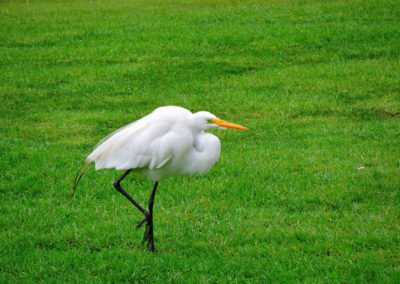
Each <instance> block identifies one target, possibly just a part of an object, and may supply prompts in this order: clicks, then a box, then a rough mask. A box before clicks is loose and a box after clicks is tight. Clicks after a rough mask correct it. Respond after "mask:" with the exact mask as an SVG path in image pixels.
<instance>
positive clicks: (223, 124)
mask: <svg viewBox="0 0 400 284" xmlns="http://www.w3.org/2000/svg"><path fill="white" fill-rule="evenodd" d="M211 122H212V123H214V124H216V125H218V126H221V127H225V128H233V129H238V130H248V128H246V127H244V126H241V125H239V124H234V123H231V122H228V121H225V120H222V119H219V118H213V119H211Z"/></svg>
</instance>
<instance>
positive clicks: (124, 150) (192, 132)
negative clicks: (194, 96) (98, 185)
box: [86, 106, 221, 181]
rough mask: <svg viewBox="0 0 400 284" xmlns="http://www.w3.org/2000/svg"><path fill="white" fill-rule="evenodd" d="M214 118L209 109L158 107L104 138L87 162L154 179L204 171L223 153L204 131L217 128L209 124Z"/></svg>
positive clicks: (211, 137)
mask: <svg viewBox="0 0 400 284" xmlns="http://www.w3.org/2000/svg"><path fill="white" fill-rule="evenodd" d="M213 118H216V117H215V115H213V114H211V113H209V112H198V113H195V114H192V113H191V112H190V111H188V110H186V109H184V108H182V107H176V106H166V107H160V108H157V109H156V110H155V111H153V112H152V113H150V114H149V115H147V116H145V117H143V118H142V119H140V120H138V121H135V122H133V123H131V124H128V125H126V126H125V127H123V128H121V129H119V130H117V131H115V132H114V133H112V134H111V135H109V136H108V137H106V138H105V139H103V141H102V142H100V143H99V144H98V146H97V147H96V148H95V149H94V150H93V152H92V153H91V154H90V155H89V156H88V157H87V159H86V162H87V163H91V162H94V163H95V165H96V169H102V168H115V169H117V170H128V169H135V170H136V172H138V173H140V174H143V175H145V176H147V177H148V178H150V179H152V180H154V181H157V180H161V179H163V178H165V177H168V176H171V175H186V174H188V175H190V174H200V173H204V172H206V171H208V170H209V169H210V168H211V167H212V166H213V165H214V164H215V163H216V162H217V161H218V159H219V157H220V152H221V143H220V141H219V139H218V138H217V137H216V136H215V135H212V134H210V133H205V132H204V131H203V130H205V129H207V128H211V127H214V126H212V125H210V124H209V123H208V120H210V119H213ZM201 122H203V125H197V124H198V123H201Z"/></svg>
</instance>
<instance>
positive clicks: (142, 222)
mask: <svg viewBox="0 0 400 284" xmlns="http://www.w3.org/2000/svg"><path fill="white" fill-rule="evenodd" d="M145 222H146V218H144V219H143V220H142V221H140V222H139V223H138V224H137V225H136V228H138V229H139V228H140V227H142V225H143V224H144V223H145Z"/></svg>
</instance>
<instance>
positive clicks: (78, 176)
mask: <svg viewBox="0 0 400 284" xmlns="http://www.w3.org/2000/svg"><path fill="white" fill-rule="evenodd" d="M90 164H91V161H90V162H88V161H86V162H84V163H83V165H82V167H81V168H80V169H79V171H78V172H77V173H76V176H75V181H74V186H73V187H72V190H71V195H72V196H74V194H75V190H76V188H77V187H78V184H79V181H80V180H81V178H82V176H83V174H84V173H85V172H86V170H87V169H88V167H89V165H90Z"/></svg>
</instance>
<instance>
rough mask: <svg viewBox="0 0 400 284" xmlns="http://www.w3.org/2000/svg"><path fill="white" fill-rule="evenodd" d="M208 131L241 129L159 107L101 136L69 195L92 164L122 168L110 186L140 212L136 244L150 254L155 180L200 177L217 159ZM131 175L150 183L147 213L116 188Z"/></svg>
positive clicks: (205, 115)
mask: <svg viewBox="0 0 400 284" xmlns="http://www.w3.org/2000/svg"><path fill="white" fill-rule="evenodd" d="M211 128H233V129H239V130H247V128H245V127H243V126H240V125H238V124H233V123H230V122H227V121H224V120H221V119H219V118H217V117H216V116H215V115H213V114H212V113H209V112H207V111H200V112H196V113H191V112H190V111H189V110H187V109H185V108H182V107H177V106H164V107H159V108H157V109H156V110H154V111H153V112H152V113H150V114H149V115H147V116H145V117H143V118H141V119H139V120H137V121H135V122H132V123H130V124H128V125H126V126H124V127H122V128H121V129H119V130H117V131H115V132H114V133H112V134H110V135H109V136H107V137H106V138H104V139H103V140H102V141H101V142H100V143H99V144H98V145H97V146H96V147H95V149H94V150H93V152H92V153H91V154H90V155H89V156H88V157H87V158H86V163H85V165H84V166H83V167H82V169H81V170H80V171H79V172H78V173H77V175H76V178H75V183H74V186H73V188H72V194H74V192H75V189H76V187H77V186H78V183H79V180H80V179H81V177H82V175H83V173H84V172H85V171H86V169H87V168H88V166H89V165H90V164H91V163H92V162H95V168H96V170H98V169H103V168H115V169H117V170H125V172H124V174H123V175H121V176H120V177H119V178H118V179H117V180H116V181H115V182H114V187H115V188H116V189H117V190H118V191H119V192H121V193H122V194H123V195H124V196H125V197H126V198H127V199H128V200H129V201H130V202H131V203H132V204H133V205H134V206H135V207H136V208H137V209H139V210H140V211H141V212H142V213H143V215H144V219H143V221H141V222H140V223H139V224H138V225H137V227H140V226H141V225H143V224H144V223H146V230H145V233H144V237H143V241H142V242H145V241H147V245H148V249H149V250H150V251H152V252H153V251H154V249H155V248H154V239H153V204H154V196H155V194H156V190H157V186H158V182H159V181H160V180H161V179H163V178H166V177H169V176H175V175H194V174H201V173H205V172H207V171H209V170H210V169H211V167H212V166H214V164H215V163H216V162H217V161H218V159H219V157H220V152H221V143H220V141H219V139H218V138H217V137H216V136H215V135H213V134H210V133H206V132H205V130H207V129H211ZM132 171H133V172H137V173H139V174H141V175H143V176H146V177H147V178H148V179H150V180H152V181H154V187H153V191H152V192H151V195H150V199H149V209H148V211H147V210H146V209H145V208H143V207H142V206H141V205H140V204H139V203H138V202H136V201H135V200H134V199H133V198H132V197H131V196H130V195H129V194H128V193H127V192H126V191H125V190H123V189H122V187H121V181H122V180H123V179H124V178H125V177H126V176H127V175H128V174H129V173H130V172H132Z"/></svg>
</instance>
